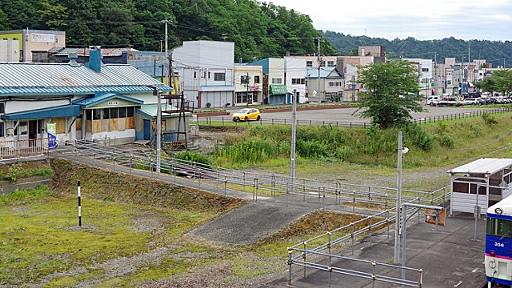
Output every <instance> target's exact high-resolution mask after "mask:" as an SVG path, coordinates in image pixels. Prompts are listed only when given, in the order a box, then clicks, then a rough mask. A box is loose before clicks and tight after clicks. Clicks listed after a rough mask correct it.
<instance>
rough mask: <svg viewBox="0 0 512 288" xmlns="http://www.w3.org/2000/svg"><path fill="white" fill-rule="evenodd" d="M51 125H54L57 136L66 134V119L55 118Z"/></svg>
mask: <svg viewBox="0 0 512 288" xmlns="http://www.w3.org/2000/svg"><path fill="white" fill-rule="evenodd" d="M52 121H53V123H55V126H56V129H55V130H56V132H57V134H64V133H66V119H65V118H55V119H53V120H52Z"/></svg>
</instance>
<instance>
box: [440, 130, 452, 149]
mask: <svg viewBox="0 0 512 288" xmlns="http://www.w3.org/2000/svg"><path fill="white" fill-rule="evenodd" d="M439 144H440V145H441V146H444V147H447V148H450V149H453V148H454V147H455V141H454V140H453V138H452V136H450V135H449V134H446V133H444V134H442V135H441V137H439Z"/></svg>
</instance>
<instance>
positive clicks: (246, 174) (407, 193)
mask: <svg viewBox="0 0 512 288" xmlns="http://www.w3.org/2000/svg"><path fill="white" fill-rule="evenodd" d="M61 151H62V152H63V153H77V154H80V155H83V156H91V157H95V158H101V159H104V160H106V161H111V162H113V163H115V164H117V165H122V166H126V167H130V168H136V169H142V170H148V171H155V168H156V157H155V154H154V153H153V152H148V151H130V152H127V151H126V150H122V149H119V148H116V147H105V146H101V145H98V144H97V143H93V142H86V141H79V142H77V143H76V145H75V146H72V147H67V148H66V149H61ZM160 167H161V172H162V173H166V174H170V175H173V176H174V177H178V176H183V177H188V178H191V179H192V180H193V181H196V182H197V184H198V185H203V183H204V185H210V186H215V187H216V188H217V189H218V190H220V191H222V190H224V194H225V195H227V194H228V193H227V192H228V190H232V191H243V192H246V193H251V194H252V199H253V200H255V201H258V199H259V198H260V197H261V196H268V197H275V196H281V195H293V196H296V197H298V199H302V200H303V201H310V202H311V201H315V202H317V203H320V204H322V205H346V206H349V207H350V206H352V210H353V212H354V213H355V210H356V208H364V209H368V210H379V211H381V210H385V209H388V208H390V207H391V206H393V205H394V202H395V199H396V198H395V197H396V189H395V188H390V187H378V186H370V185H359V184H352V183H346V182H340V181H318V180H312V179H306V178H296V179H292V178H291V177H289V176H287V175H281V174H275V173H268V172H259V171H241V170H234V169H226V168H222V167H214V166H211V165H206V164H203V163H198V162H193V161H187V160H182V159H177V158H163V159H162V160H161V164H160ZM402 194H403V197H402V198H403V199H404V201H416V199H420V202H421V203H423V204H431V202H432V201H433V199H435V198H437V197H441V198H443V199H449V197H448V196H446V189H444V188H442V189H439V190H436V191H431V192H428V191H417V190H408V189H403V191H402Z"/></svg>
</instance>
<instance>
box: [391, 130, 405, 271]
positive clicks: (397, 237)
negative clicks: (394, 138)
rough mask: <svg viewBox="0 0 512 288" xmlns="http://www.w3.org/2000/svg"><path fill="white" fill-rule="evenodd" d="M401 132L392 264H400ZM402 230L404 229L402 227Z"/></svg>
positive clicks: (398, 151)
mask: <svg viewBox="0 0 512 288" xmlns="http://www.w3.org/2000/svg"><path fill="white" fill-rule="evenodd" d="M403 146H404V145H403V134H402V131H400V132H398V150H397V154H398V155H397V165H396V166H397V178H396V206H395V248H394V257H393V263H395V264H398V263H400V206H401V205H402V203H401V202H402V156H403V155H402V153H403V151H404V147H403ZM402 229H404V227H402Z"/></svg>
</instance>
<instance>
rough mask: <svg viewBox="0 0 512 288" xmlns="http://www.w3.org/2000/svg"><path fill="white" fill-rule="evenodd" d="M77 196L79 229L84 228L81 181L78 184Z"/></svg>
mask: <svg viewBox="0 0 512 288" xmlns="http://www.w3.org/2000/svg"><path fill="white" fill-rule="evenodd" d="M77 195H78V227H82V200H81V195H80V181H78V183H77Z"/></svg>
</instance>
